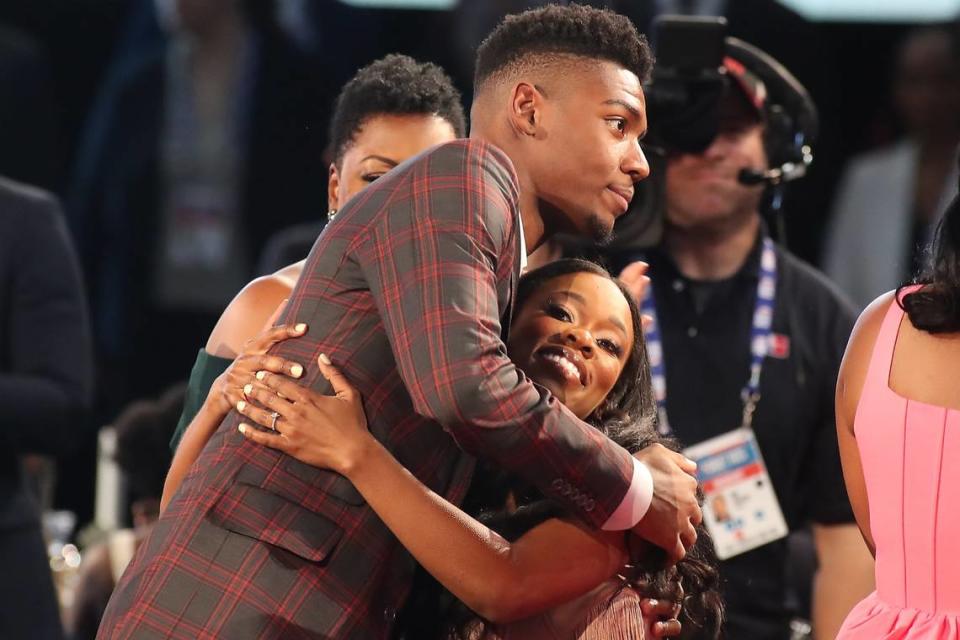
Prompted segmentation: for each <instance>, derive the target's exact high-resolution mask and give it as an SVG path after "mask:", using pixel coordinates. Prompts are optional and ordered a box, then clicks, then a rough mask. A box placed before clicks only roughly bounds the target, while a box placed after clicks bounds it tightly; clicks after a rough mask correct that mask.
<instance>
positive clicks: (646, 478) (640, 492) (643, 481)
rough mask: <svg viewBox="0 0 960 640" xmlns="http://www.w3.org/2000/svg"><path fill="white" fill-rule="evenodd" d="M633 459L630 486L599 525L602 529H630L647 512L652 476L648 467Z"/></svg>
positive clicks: (651, 500) (650, 498)
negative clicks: (604, 520)
mask: <svg viewBox="0 0 960 640" xmlns="http://www.w3.org/2000/svg"><path fill="white" fill-rule="evenodd" d="M631 460H633V479H632V480H631V481H630V488H629V489H627V493H626V495H625V496H623V500H622V501H621V502H620V506H618V507H617V508H616V509H615V510H614V511H613V513H612V514H611V515H610V518H609V519H608V520H607V521H606V522H605V523H604V524H603V527H601V528H602V529H603V530H604V531H626V530H627V529H632V528H633V527H634V526H635V525H636V524H637V523H638V522H640V520H641V519H642V518H643V516H645V515H646V514H647V510H648V509H649V508H650V503H651V502H653V476H652V475H650V469H647V465H645V464H643V463H642V462H640V461H639V460H637V459H636V458H631Z"/></svg>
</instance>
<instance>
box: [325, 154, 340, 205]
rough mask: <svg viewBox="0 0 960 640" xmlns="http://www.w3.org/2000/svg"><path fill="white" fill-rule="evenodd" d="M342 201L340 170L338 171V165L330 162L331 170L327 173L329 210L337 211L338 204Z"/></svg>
mask: <svg viewBox="0 0 960 640" xmlns="http://www.w3.org/2000/svg"><path fill="white" fill-rule="evenodd" d="M339 202H340V172H339V171H337V165H336V164H335V163H333V162H331V163H330V170H329V173H328V175H327V211H336V210H337V204H338V203H339Z"/></svg>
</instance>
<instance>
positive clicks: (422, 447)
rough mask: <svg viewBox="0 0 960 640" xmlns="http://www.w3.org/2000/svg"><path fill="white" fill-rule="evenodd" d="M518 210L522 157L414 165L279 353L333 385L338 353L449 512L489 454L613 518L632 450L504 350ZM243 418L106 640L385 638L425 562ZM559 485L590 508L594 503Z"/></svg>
mask: <svg viewBox="0 0 960 640" xmlns="http://www.w3.org/2000/svg"><path fill="white" fill-rule="evenodd" d="M518 215H519V213H518V190H517V180H516V177H515V175H514V171H513V167H512V164H511V163H510V160H509V159H508V158H507V157H506V155H504V154H503V153H502V152H501V151H499V150H498V149H496V148H494V147H492V146H490V145H488V144H485V143H482V142H478V141H457V142H453V143H449V144H446V145H442V146H439V147H436V148H434V149H432V150H430V151H428V152H426V153H424V154H422V155H420V156H419V157H417V158H414V159H412V160H410V161H408V162H406V163H404V164H403V165H401V166H400V167H398V168H396V169H394V170H393V171H391V172H390V173H389V174H387V175H386V176H385V177H383V178H381V179H380V180H378V181H377V182H376V183H375V184H374V185H372V186H371V187H369V188H367V189H366V190H364V191H363V192H361V193H360V194H358V195H357V196H356V197H354V198H353V200H351V201H350V202H349V203H348V204H347V205H346V206H345V207H344V208H343V209H342V210H341V211H340V213H339V214H338V215H337V217H336V219H335V220H334V221H333V222H332V223H330V225H328V227H327V228H326V229H325V230H324V232H323V233H322V234H321V236H320V238H319V239H318V240H317V242H316V244H315V245H314V247H313V250H312V251H311V253H310V257H309V258H308V260H307V265H306V267H305V270H304V274H303V276H302V277H301V279H300V281H299V283H298V284H297V286H296V288H295V290H294V291H293V294H292V296H291V299H290V302H289V304H288V307H287V310H286V312H285V317H284V318H283V319H282V321H283V322H306V323H307V324H308V325H309V330H308V333H307V335H306V336H304V337H303V338H300V339H296V340H289V341H287V342H284V343H282V344H280V345H278V347H277V348H275V349H274V352H275V353H277V354H279V355H282V356H284V357H286V358H289V359H291V360H294V361H297V362H300V363H302V364H303V365H304V366H305V369H306V371H305V374H304V376H303V378H302V382H303V384H305V385H308V386H310V387H311V388H314V389H317V390H320V391H321V392H324V393H329V392H330V387H329V385H328V383H327V382H326V380H324V379H323V378H322V377H321V376H320V375H319V371H318V370H317V368H316V366H314V363H315V362H316V358H317V356H318V355H319V354H320V353H326V354H327V355H329V356H330V358H331V359H332V360H333V362H334V363H335V364H337V365H338V366H340V367H341V369H342V370H343V371H344V373H345V374H346V376H347V378H348V379H349V380H350V381H351V382H352V383H353V384H354V385H355V386H356V387H357V389H358V390H359V391H360V393H361V394H362V396H363V399H364V406H365V409H366V412H367V417H368V422H369V426H370V429H371V431H372V432H373V433H374V435H376V437H377V438H378V439H380V440H381V441H382V442H384V443H385V444H386V446H387V447H388V448H389V449H390V451H391V452H393V454H394V455H395V456H396V457H397V458H398V459H399V460H400V462H401V463H402V464H404V465H405V466H406V467H407V468H408V469H410V470H411V471H412V472H413V473H414V474H415V475H416V476H417V477H418V478H419V479H420V480H421V481H422V482H424V484H426V485H427V486H429V487H430V488H431V489H433V490H434V491H436V492H438V493H439V494H441V495H443V496H445V497H446V498H447V499H449V500H451V501H452V502H454V503H457V502H459V501H460V500H461V499H462V498H463V495H464V493H465V492H466V489H467V486H468V484H469V482H470V477H471V474H472V472H473V466H474V458H473V457H472V455H478V456H484V457H488V458H490V459H492V460H494V461H495V462H496V463H497V464H499V465H501V466H503V467H505V468H508V469H512V470H514V471H517V472H519V473H521V474H522V475H523V476H525V477H527V478H528V479H529V480H531V481H532V482H534V483H536V484H537V485H538V486H540V487H541V488H542V489H543V490H544V492H545V493H546V494H548V495H552V496H554V497H556V498H557V499H558V500H559V501H560V502H562V503H564V504H565V505H567V506H568V507H569V508H570V510H571V511H572V512H574V513H578V514H580V515H581V516H582V517H583V518H584V519H585V520H587V521H590V522H592V523H594V524H595V525H596V526H600V525H601V524H602V523H603V522H605V521H606V519H607V518H608V517H609V514H610V513H611V512H612V511H613V510H614V509H615V508H616V507H617V505H618V504H619V502H620V500H621V499H622V497H623V495H624V493H625V492H626V490H627V488H628V487H629V484H630V478H631V477H632V463H631V461H630V458H629V455H628V454H627V453H626V452H625V451H624V450H623V449H621V448H619V447H617V446H616V445H614V444H613V443H612V442H610V441H609V440H607V439H606V438H604V437H603V436H601V435H600V434H599V433H598V432H596V431H595V430H593V429H591V428H590V427H589V426H587V425H585V424H583V423H582V422H580V421H579V420H577V419H576V418H575V417H574V416H573V415H572V414H570V413H569V412H568V411H567V410H566V408H564V407H563V406H562V405H560V403H559V402H557V401H556V399H554V398H553V397H552V396H550V395H549V394H548V393H547V392H546V391H543V390H542V389H540V388H539V387H535V386H534V385H533V384H531V383H530V382H529V381H528V380H527V379H526V378H525V377H524V376H523V374H522V373H520V372H519V371H518V370H517V369H516V368H515V367H514V366H513V364H512V363H511V362H510V360H509V359H508V358H507V354H506V350H505V347H504V344H503V340H502V335H501V322H503V323H504V325H508V324H509V317H510V305H511V301H512V297H513V290H514V287H515V284H516V279H517V277H518V269H519V255H518V251H519V245H520V239H519V235H518V234H519V229H518V224H517V217H518ZM239 421H240V420H239V414H237V413H235V412H234V413H231V414H230V415H229V416H228V417H227V418H226V419H225V420H224V422H223V424H221V425H220V428H219V430H218V431H217V433H216V435H215V436H214V437H213V439H212V440H211V441H210V443H209V444H208V445H207V447H206V448H205V449H204V451H203V453H202V454H201V456H200V459H199V460H198V461H197V464H196V465H195V466H194V468H193V469H192V470H191V472H190V474H189V475H188V477H187V478H186V479H185V480H184V482H183V485H182V486H181V489H180V491H179V492H178V494H177V496H176V497H175V498H174V500H173V502H172V503H171V505H170V506H169V507H168V509H167V511H166V512H165V513H164V515H163V517H162V518H161V519H160V522H159V523H158V525H157V527H156V529H155V531H154V532H153V533H152V535H151V536H150V538H149V540H148V541H147V542H146V543H145V544H144V545H143V546H142V547H141V549H140V550H139V551H138V553H137V554H136V556H135V558H134V560H133V562H132V563H131V565H130V567H129V568H128V569H127V571H126V573H125V574H124V576H123V578H122V579H121V581H120V584H119V585H118V587H117V590H116V592H115V593H114V596H113V598H112V599H111V601H110V605H109V607H108V609H107V612H106V615H105V616H104V620H103V623H102V625H101V628H100V635H99V637H101V638H182V639H184V640H186V639H188V638H189V639H191V640H193V639H195V638H229V639H231V640H232V639H235V638H258V639H266V638H351V639H353V638H385V637H387V636H388V635H389V632H390V628H391V623H392V621H393V617H394V615H395V612H396V610H397V608H399V607H400V606H401V604H402V603H403V600H404V599H405V597H406V592H407V590H408V588H409V584H410V579H411V574H412V571H413V568H414V563H413V561H412V559H411V558H410V557H409V555H408V554H407V553H406V551H405V550H404V549H403V548H402V547H401V546H400V545H399V543H398V542H397V541H396V539H395V538H394V537H393V536H392V535H391V534H390V532H389V531H388V530H387V529H386V527H385V526H384V525H383V523H382V522H381V521H380V519H379V518H378V517H377V516H376V514H375V513H373V511H372V510H371V509H369V508H368V507H367V506H366V504H365V503H364V501H363V499H362V497H361V496H360V495H359V494H358V493H357V491H356V490H355V489H354V488H353V486H352V485H351V484H350V483H349V482H348V481H347V480H346V479H345V478H343V477H341V476H338V475H337V474H335V473H332V472H329V471H324V470H321V469H316V468H314V467H310V466H308V465H305V464H302V463H300V462H298V461H297V460H294V459H293V458H291V457H289V456H286V455H284V454H282V453H279V452H276V451H273V450H271V449H267V448H261V447H258V446H257V445H254V444H251V443H249V442H248V441H247V440H245V439H244V438H243V437H242V436H240V435H239V434H238V433H237V432H236V428H237V425H238V424H239ZM441 425H442V426H441ZM465 452H469V453H465ZM558 479H561V480H562V482H555V481H556V480H558ZM560 484H562V485H563V486H571V485H572V486H576V487H577V488H578V490H579V494H580V495H588V496H590V497H592V498H594V501H595V505H591V506H592V507H593V508H592V509H591V510H590V511H589V512H586V511H584V507H583V505H584V504H587V502H586V501H584V500H580V501H578V502H577V503H575V502H573V501H571V500H570V498H569V495H565V494H564V493H561V492H559V491H558V490H557V489H556V488H555V487H556V486H558V485H560Z"/></svg>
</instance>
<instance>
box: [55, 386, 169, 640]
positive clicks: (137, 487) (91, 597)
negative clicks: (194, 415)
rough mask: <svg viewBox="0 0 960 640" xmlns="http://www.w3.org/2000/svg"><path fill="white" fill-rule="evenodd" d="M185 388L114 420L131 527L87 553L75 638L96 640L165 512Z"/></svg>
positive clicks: (73, 618)
mask: <svg viewBox="0 0 960 640" xmlns="http://www.w3.org/2000/svg"><path fill="white" fill-rule="evenodd" d="M185 389H186V386H185V385H183V384H180V385H176V386H174V387H171V388H170V389H168V390H167V391H166V392H164V393H163V395H161V396H160V398H158V399H156V400H139V401H137V402H134V403H133V404H131V405H130V406H128V407H127V408H126V409H124V411H123V412H122V413H121V414H120V416H119V417H118V418H117V419H116V420H115V421H114V422H113V429H114V431H115V433H116V439H117V440H116V442H117V448H116V454H115V459H116V462H117V465H118V466H119V467H120V470H121V471H122V473H123V479H124V486H125V487H126V489H127V493H128V497H129V498H130V515H131V517H132V525H133V526H132V528H130V529H120V530H118V531H111V532H109V533H108V534H107V539H106V541H104V542H102V543H101V544H98V545H96V546H93V547H91V548H90V549H88V550H85V551H84V556H83V562H82V564H81V565H80V574H79V576H78V580H77V584H76V589H75V591H74V600H73V605H72V607H71V608H70V614H69V616H68V618H67V623H66V627H67V632H68V634H69V636H70V637H71V638H72V639H73V640H92V638H95V637H96V635H97V627H99V626H100V618H101V616H102V615H103V610H104V609H105V608H106V606H107V601H108V600H109V599H110V594H111V593H112V592H113V587H114V585H115V584H116V582H117V579H119V577H120V576H121V574H123V570H124V569H125V568H126V566H127V563H128V562H130V558H132V557H133V554H134V552H135V551H136V548H137V547H138V546H139V545H140V543H141V542H142V541H143V539H144V538H145V537H146V536H147V534H148V533H150V530H151V529H152V527H153V524H154V523H155V522H156V521H157V517H158V516H159V513H160V494H161V491H162V490H163V479H164V477H165V476H166V473H167V468H168V467H169V465H170V450H169V448H168V446H167V436H168V435H169V434H170V431H171V430H172V429H173V428H174V425H176V422H177V417H178V416H179V415H180V411H181V410H182V408H183V395H184V391H185Z"/></svg>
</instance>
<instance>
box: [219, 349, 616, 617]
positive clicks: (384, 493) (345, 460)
mask: <svg viewBox="0 0 960 640" xmlns="http://www.w3.org/2000/svg"><path fill="white" fill-rule="evenodd" d="M320 369H321V372H323V374H324V375H326V376H327V377H328V378H329V379H330V381H331V383H332V384H333V388H334V390H335V391H336V392H337V398H329V397H327V398H324V397H323V396H318V394H316V393H314V392H312V391H310V390H308V389H304V388H302V387H300V386H299V385H297V384H295V383H292V382H290V381H288V380H285V379H283V378H282V377H280V376H276V375H272V374H263V375H259V374H258V378H259V379H260V382H259V383H258V384H257V385H255V387H254V389H253V390H252V391H251V392H250V393H248V394H247V395H248V397H249V398H250V400H252V401H255V402H256V403H257V404H259V405H261V406H263V407H267V409H268V410H270V411H277V412H278V413H279V414H280V416H281V417H280V419H279V420H277V422H276V427H277V433H270V432H268V431H265V430H261V429H257V428H255V427H252V426H250V425H249V424H242V425H240V426H241V433H243V434H244V436H246V437H247V438H249V439H250V440H253V441H255V442H258V443H260V444H264V445H266V446H270V447H273V448H276V449H279V450H281V451H284V452H286V453H289V454H290V455H292V456H294V457H296V458H297V459H299V460H301V461H303V462H306V463H308V464H312V465H314V466H318V467H326V468H330V469H333V470H334V471H337V472H338V473H341V474H343V475H344V476H346V477H347V478H349V479H350V481H351V482H353V484H354V485H355V486H356V487H357V490H358V491H360V493H361V494H362V495H363V497H364V499H365V500H366V501H367V503H368V504H369V505H370V507H371V508H372V509H373V510H374V511H376V513H377V515H379V516H380V518H381V519H382V520H383V521H384V523H385V524H386V525H387V526H388V527H389V528H390V530H391V531H392V532H393V533H394V535H396V536H397V538H398V539H399V540H400V542H401V543H402V544H403V545H404V546H405V547H406V548H407V549H408V550H409V551H410V553H412V554H413V556H414V557H415V558H416V559H417V561H418V562H420V563H421V564H422V565H423V566H424V567H425V568H426V569H427V570H428V571H430V573H431V574H433V575H434V577H436V578H437V580H439V581H440V582H441V583H442V584H443V585H444V586H445V587H446V588H447V589H449V590H450V591H451V592H452V593H453V594H454V595H455V596H457V597H458V598H459V599H460V600H462V601H463V602H464V603H465V604H466V605H467V606H469V607H470V608H471V609H473V610H474V611H475V612H477V613H478V614H479V615H481V616H483V617H484V618H486V619H488V620H491V621H494V622H509V621H513V620H518V619H522V618H525V617H528V616H531V615H534V614H537V613H540V612H543V611H546V610H548V609H550V608H551V607H553V606H556V605H558V604H560V603H563V602H566V601H568V600H571V599H572V598H575V597H577V596H579V595H582V594H584V593H586V592H587V591H589V590H590V589H592V588H594V587H596V586H597V585H599V584H600V583H601V582H603V581H604V580H607V579H608V578H610V577H612V576H614V575H615V574H616V573H617V571H618V570H619V569H620V568H622V567H623V566H624V564H626V562H627V555H626V552H625V544H624V532H599V531H593V530H588V529H587V528H586V527H585V526H582V525H579V524H576V523H573V522H568V521H565V520H559V519H551V520H547V521H546V522H543V523H542V524H540V525H538V526H537V527H535V528H533V529H532V530H530V531H529V532H527V533H526V534H525V535H523V536H522V537H521V538H520V539H519V540H517V541H516V542H513V543H511V542H509V541H507V540H505V539H504V538H502V537H501V536H500V535H498V534H497V533H496V532H494V531H492V530H491V529H489V528H487V527H486V526H484V525H483V524H481V523H480V522H478V521H477V520H475V519H473V518H471V517H470V516H469V515H467V514H466V513H464V512H463V511H461V510H460V509H458V508H457V507H455V506H454V505H452V504H450V503H449V502H447V501H446V500H444V499H443V498H442V497H441V496H439V495H437V494H436V493H434V492H432V491H431V490H430V489H428V488H427V487H426V486H424V485H423V484H422V483H421V482H420V481H419V480H417V478H416V477H414V476H413V474H411V473H410V472H409V471H408V470H407V469H405V468H404V467H403V466H402V465H400V463H399V462H397V461H396V459H394V458H393V456H392V455H391V454H390V453H389V452H388V451H387V450H386V449H385V448H384V447H383V446H382V445H381V444H380V443H379V442H378V441H377V440H376V439H375V438H374V437H373V436H372V435H371V434H370V433H369V431H367V429H366V419H365V416H364V414H363V407H362V405H361V404H360V401H359V397H358V394H357V393H356V392H355V390H353V388H352V387H350V386H349V384H347V383H346V381H345V380H344V379H343V376H342V375H341V374H339V372H337V371H336V370H335V369H334V368H333V367H331V366H328V365H326V364H324V363H323V362H321V363H320ZM281 396H282V397H281ZM337 399H339V400H342V401H343V402H339V403H337V404H339V405H340V406H339V407H333V408H334V409H337V410H339V412H338V413H332V412H331V411H330V408H331V404H330V401H334V402H336V401H337ZM238 410H239V411H240V412H241V413H243V414H244V415H245V416H247V417H248V418H250V419H251V420H252V421H254V422H257V423H259V424H261V425H264V426H266V427H269V426H270V424H271V423H272V422H273V420H272V417H271V415H270V413H269V411H265V410H264V409H262V408H261V407H260V406H255V405H254V404H253V402H247V401H243V402H241V403H240V406H238Z"/></svg>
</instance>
